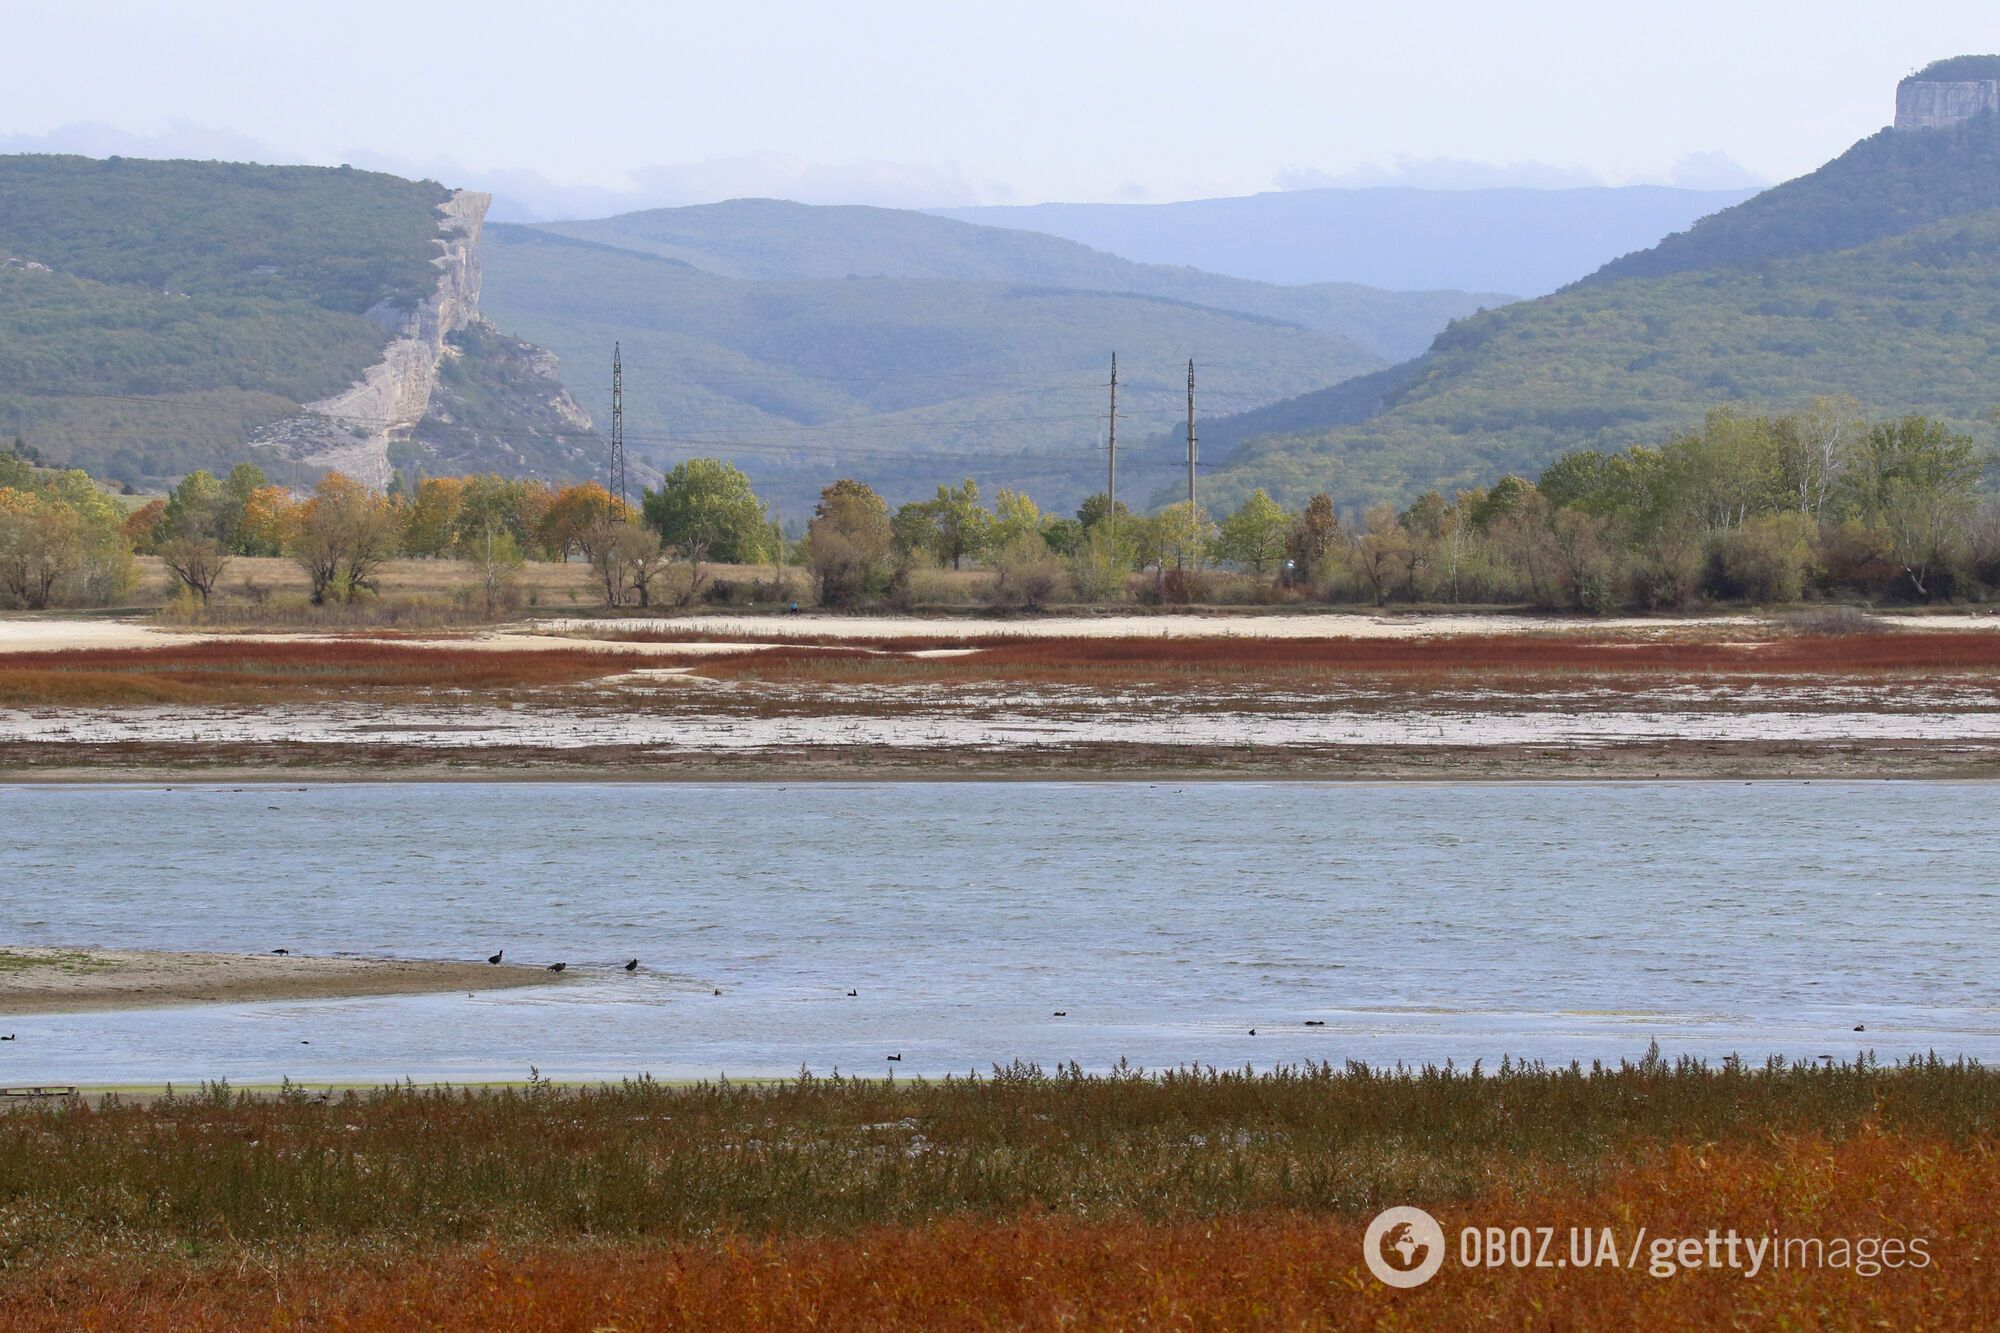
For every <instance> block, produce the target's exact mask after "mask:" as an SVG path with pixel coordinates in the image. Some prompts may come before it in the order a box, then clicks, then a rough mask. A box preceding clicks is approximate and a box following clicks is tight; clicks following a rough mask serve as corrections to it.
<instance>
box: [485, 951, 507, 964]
mask: <svg viewBox="0 0 2000 1333" xmlns="http://www.w3.org/2000/svg"><path fill="white" fill-rule="evenodd" d="M506 953H507V951H506V950H505V949H502V950H501V951H500V952H499V953H496V954H489V955H488V956H487V959H486V961H487V962H489V963H497V962H499V961H500V960H501V958H503V957H504V956H506Z"/></svg>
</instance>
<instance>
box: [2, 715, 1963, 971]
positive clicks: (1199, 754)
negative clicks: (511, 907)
mask: <svg viewBox="0 0 2000 1333" xmlns="http://www.w3.org/2000/svg"><path fill="white" fill-rule="evenodd" d="M1995 779H2000V746H1992V745H1967V744H1964V743H1960V742H1949V741H1912V740H1877V741H1849V742H1843V743H1838V744H1828V743H1815V742H1808V743H1798V742H1788V741H1772V740H1759V741H1733V742H1714V741H1698V740H1646V741H1628V742H1624V743H1612V744H1601V745H1589V746H1584V745H1482V746H1453V745H1424V744H1401V745H1343V746H1323V747H1307V746H1299V747H1291V746H1283V747H1242V746H1204V745H1177V744H1171V743H1168V744H1157V745H1144V744H1107V745H1090V744H1084V745H1066V746H1060V747H1045V748H1041V747H1023V748H1020V749H1014V750H963V749H961V750H942V751H941V750H936V749H914V748H913V749H899V748H894V747H879V746H871V747H860V746H856V747H841V746H827V747H824V748H820V749H816V750H811V751H806V750H797V751H783V752H771V751H749V752H741V753H733V754H732V753H707V754H689V753H685V752H680V753H661V752H660V751H658V750H654V749H650V748H647V747H635V746H603V747H591V748H584V749H561V750H544V749H537V748H534V747H525V746H493V747H480V748H468V749H464V750H456V751H446V752H440V751H439V750H437V749H434V748H430V747H426V746H420V745H368V746H352V745H308V744H289V745H229V746H214V745H172V744H143V743H135V742H128V743H124V744H114V745H62V746H50V745H37V744H32V743H30V744H0V785H5V786H22V787H28V786H68V785H85V786H88V785H100V786H167V787H172V786H180V785H198V786H203V787H212V786H227V785H234V784H243V785H254V784H264V783H284V784H289V785H293V786H306V785H312V784H332V783H370V782H378V783H396V782H494V783H497V782H545V783H557V782H599V783H655V782H659V783H713V782H732V783H733V782H767V783H807V782H834V783H839V782H846V783H854V782H864V783H877V782H1007V781H1020V782H1132V783H1147V782H1169V781H1171V782H1201V781H1256V782H1282V781H1304V782H1580V781H1595V782H1652V781H1692V782H1703V781H1722V780H1729V781H1735V780H1741V781H1811V780H1820V781H1875V780H1882V781H1897V780H1940V781H1954V782H1966V781H1992V780H1995ZM443 989H451V988H450V987H449V986H446V987H443Z"/></svg>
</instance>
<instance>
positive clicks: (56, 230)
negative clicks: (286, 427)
mask: <svg viewBox="0 0 2000 1333" xmlns="http://www.w3.org/2000/svg"><path fill="white" fill-rule="evenodd" d="M446 197H447V191H446V190H445V189H444V187H442V186H440V185H438V184H437V183H435V182H431V181H422V182H419V181H406V180H401V179H398V178H397V177H394V176H386V175H382V174H380V173H377V172H368V171H352V170H348V169H345V168H342V169H337V170H328V169H325V168H319V167H259V166H246V165H240V164H233V163H224V162H148V161H140V160H136V159H125V158H114V159H112V160H109V161H94V160H91V159H87V158H76V157H0V431H3V432H4V433H5V434H7V435H8V436H10V437H11V436H15V435H20V436H23V437H25V438H27V439H29V440H30V441H32V442H33V443H34V444H35V445H36V447H38V448H39V449H40V450H41V451H42V452H43V453H44V454H46V455H47V456H49V457H50V458H52V459H55V460H58V461H61V462H63V463H66V464H75V465H78V466H83V467H88V468H89V469H91V470H92V471H93V472H96V473H98V474H99V475H104V476H109V477H113V478H116V479H118V480H121V481H131V482H143V481H147V480H150V479H159V478H165V477H171V476H174V475H177V474H179V473H181V472H184V471H186V470H188V469H189V468H191V467H196V466H204V465H212V464H219V463H221V462H223V461H226V460H227V458H229V457H231V456H235V457H243V456H247V455H246V454H245V452H244V451H243V449H242V448H241V445H242V441H244V440H245V439H247V438H248V437H249V435H250V434H251V433H252V432H253V431H254V430H255V429H256V428H257V427H258V426H259V425H262V424H264V423H266V422H269V421H274V420H276V419H278V418H279V417H282V416H284V415H286V414H287V413H289V412H291V411H294V410H296V407H297V405H298V404H299V403H302V402H307V401H310V400H312V399H315V398H318V397H321V396H323V395H326V394H329V393H333V392H336V391H338V390H339V389H341V388H343V387H345V386H346V385H347V384H349V383H350V382H352V381H353V380H355V379H357V378H359V376H360V375H361V373H362V371H363V370H364V369H366V367H367V366H368V365H369V364H370V363H371V362H373V361H374V360H375V359H376V358H377V357H378V356H379V355H380V353H381V349H382V347H383V346H384V345H385V344H386V343H387V342H388V339H389V334H388V332H387V331H386V330H385V328H384V327H383V326H382V325H381V323H379V322H377V321H373V320H370V319H368V318H367V317H366V312H368V311H369V310H370V309H371V308H375V307H377V306H383V307H386V308H391V309H407V308H409V307H412V306H414V305H416V304H417V303H418V302H420V301H422V300H423V299H424V297H425V296H426V295H427V294H428V293H429V291H430V289H431V288H432V287H433V286H434V285H435V283H436V281H437V273H436V270H435V269H434V268H433V267H432V266H431V260H432V258H433V256H434V255H435V254H436V246H435V245H434V244H433V240H434V238H435V237H436V235H437V229H438V216H437V213H436V209H437V206H438V205H439V204H440V203H442V202H443V201H444V200H445V198H446Z"/></svg>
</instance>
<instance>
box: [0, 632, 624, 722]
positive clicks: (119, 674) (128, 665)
mask: <svg viewBox="0 0 2000 1333" xmlns="http://www.w3.org/2000/svg"><path fill="white" fill-rule="evenodd" d="M630 665H631V659H630V658H629V657H627V656H625V655H621V654H619V653H616V652H612V651H597V650H593V649H572V650H566V651H565V650H551V651H540V652H537V651H517V650H478V649H461V648H440V647H434V646H417V645H413V644H401V643H393V642H384V641H382V640H380V639H359V638H312V639H304V638H262V639H226V640H211V641H207V642H202V643H192V644H182V645H176V646H173V647H164V648H119V649H71V650H66V651H60V652H27V653H0V703H4V704H16V705H19V704H62V705H71V706H91V705H118V704H148V703H180V704H188V703H239V704H256V703H281V702H289V701H296V700H312V699H321V698H328V697H334V696H339V695H344V694H349V693H351V692H353V691H356V690H367V691H386V690H421V691H433V690H440V691H442V690H457V691H491V690H500V689H523V688H535V687H544V686H552V685H570V684H575V683H578V682H580V681H586V680H592V679H596V678H598V677H602V676H607V675H611V674H614V673H616V672H618V671H622V670H626V669H627V668H629V667H630ZM439 701H440V702H442V700H439Z"/></svg>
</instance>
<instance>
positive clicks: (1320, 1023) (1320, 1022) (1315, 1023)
mask: <svg viewBox="0 0 2000 1333" xmlns="http://www.w3.org/2000/svg"><path fill="white" fill-rule="evenodd" d="M1306 1026H1307V1027H1309V1028H1323V1027H1325V1026H1326V1020H1325V1019H1324V1018H1308V1019H1307V1020H1306Z"/></svg>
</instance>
